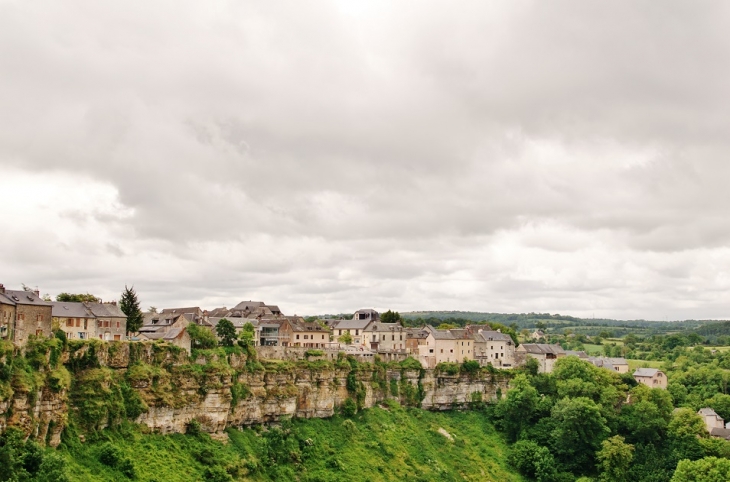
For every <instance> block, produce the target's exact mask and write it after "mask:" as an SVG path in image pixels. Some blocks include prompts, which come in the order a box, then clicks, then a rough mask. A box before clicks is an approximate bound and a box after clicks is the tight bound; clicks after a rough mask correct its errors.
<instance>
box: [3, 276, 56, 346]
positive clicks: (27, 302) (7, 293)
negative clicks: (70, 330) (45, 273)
mask: <svg viewBox="0 0 730 482" xmlns="http://www.w3.org/2000/svg"><path fill="white" fill-rule="evenodd" d="M0 297H2V298H4V301H5V302H4V303H3V305H5V306H7V305H11V306H12V304H13V303H14V304H15V325H14V326H9V327H8V328H7V330H6V331H7V333H8V337H7V339H8V340H12V341H13V343H15V344H16V345H19V346H23V345H25V344H26V343H27V342H28V337H29V336H30V335H35V336H45V337H51V336H52V335H53V330H52V323H53V319H52V313H51V310H52V307H51V303H50V302H48V301H43V299H42V298H41V297H40V293H39V292H38V291H37V290H36V291H24V290H7V289H5V287H2V289H1V290H0ZM3 311H4V313H11V312H12V309H10V308H3Z"/></svg>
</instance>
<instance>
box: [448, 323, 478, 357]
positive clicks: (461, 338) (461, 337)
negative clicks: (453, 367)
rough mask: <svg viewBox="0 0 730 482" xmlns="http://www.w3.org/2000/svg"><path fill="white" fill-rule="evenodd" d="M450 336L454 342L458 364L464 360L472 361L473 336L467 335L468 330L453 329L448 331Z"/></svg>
mask: <svg viewBox="0 0 730 482" xmlns="http://www.w3.org/2000/svg"><path fill="white" fill-rule="evenodd" d="M450 331H451V334H452V335H454V339H455V340H456V342H455V343H454V348H455V349H456V359H457V361H458V362H459V363H462V362H464V361H466V360H473V359H474V336H472V335H471V334H470V333H469V330H467V329H465V328H455V329H452V330H450Z"/></svg>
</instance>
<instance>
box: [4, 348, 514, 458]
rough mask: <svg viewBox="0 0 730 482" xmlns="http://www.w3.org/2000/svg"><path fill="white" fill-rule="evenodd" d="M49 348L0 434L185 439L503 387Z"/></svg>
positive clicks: (393, 372)
mask: <svg viewBox="0 0 730 482" xmlns="http://www.w3.org/2000/svg"><path fill="white" fill-rule="evenodd" d="M54 349H57V347H56V348H53V349H48V352H47V353H45V355H43V356H44V357H45V358H43V360H45V362H46V364H45V365H44V363H43V360H40V362H39V363H38V367H37V370H36V371H35V372H33V371H32V370H31V371H30V372H29V373H31V374H32V375H33V376H34V377H35V379H36V383H35V384H30V385H32V386H31V387H30V388H31V389H29V390H25V391H23V390H21V389H19V388H18V387H22V386H23V385H22V384H20V383H14V384H13V386H15V387H16V388H15V389H13V390H12V394H11V396H9V397H5V398H3V397H2V396H0V399H2V401H0V428H2V429H4V428H5V426H7V425H14V426H18V427H21V428H22V429H23V430H24V431H26V433H28V434H29V435H31V436H33V437H34V438H36V439H38V440H39V441H45V442H47V443H49V444H50V445H57V444H58V443H59V442H60V434H61V432H62V431H63V429H64V427H66V426H67V425H68V424H71V425H72V426H74V427H75V429H76V430H78V432H79V433H80V434H83V433H84V432H88V431H94V430H99V429H102V428H104V427H106V426H109V425H114V424H117V423H119V422H121V421H122V420H124V419H131V420H134V421H136V422H137V423H139V424H142V425H145V426H147V427H149V429H150V430H152V431H155V432H160V433H176V432H185V430H186V429H187V426H188V425H189V424H190V423H191V421H193V420H195V421H197V423H199V424H200V427H201V429H203V430H205V431H206V432H209V433H213V434H216V433H220V432H222V431H223V430H224V429H225V428H227V427H231V426H233V427H241V426H247V425H253V424H261V423H270V422H276V421H279V420H282V419H284V418H290V417H303V418H312V417H330V416H332V415H333V414H334V413H335V412H336V410H338V408H339V407H341V406H343V405H344V404H346V401H347V400H352V402H347V403H350V404H351V405H354V406H357V408H368V407H372V406H374V405H376V404H378V403H379V402H381V401H383V400H385V399H387V398H396V399H398V400H399V401H400V403H401V404H404V405H409V406H420V407H422V408H424V409H428V410H446V409H452V408H466V407H468V406H469V404H471V403H475V402H480V401H487V400H491V399H494V398H495V397H496V396H497V394H498V393H499V392H500V391H506V390H507V383H508V379H507V376H506V375H504V374H502V373H490V372H489V371H487V370H478V371H477V372H476V373H471V374H466V373H458V372H455V373H453V374H451V375H449V374H447V373H441V372H438V371H436V370H422V369H420V368H418V365H417V364H415V365H414V364H413V363H411V364H408V363H403V364H395V363H391V364H388V365H385V364H368V363H355V362H353V361H350V360H347V359H344V358H342V359H340V360H337V361H335V362H333V361H327V360H316V359H310V360H308V361H299V362H291V361H285V362H283V361H266V360H261V361H258V360H255V359H252V358H249V357H247V356H246V355H245V354H241V353H226V352H225V351H224V350H222V349H219V350H212V351H208V352H203V353H202V354H201V355H199V356H198V358H197V359H196V360H194V361H190V360H189V359H188V357H187V354H186V353H185V352H184V351H182V350H180V349H178V348H177V347H174V346H169V345H165V344H161V343H123V342H114V343H99V342H89V343H78V342H77V343H74V344H72V343H69V345H68V346H67V347H65V349H64V350H63V352H62V353H61V354H60V358H59V354H58V353H56V354H55V355H54V354H53V353H54V352H53V350H54ZM39 351H42V350H38V349H36V350H35V351H34V355H33V356H34V357H35V358H39V356H40V355H39ZM232 351H235V350H232ZM27 356H28V354H27V353H26V358H27ZM54 357H55V358H56V360H55V365H54V363H52V362H53V361H54V360H52V358H54ZM41 358H42V357H41ZM410 361H411V362H413V360H410ZM66 370H68V371H70V380H69V381H68V382H66V383H55V384H54V382H53V380H55V378H54V375H52V374H53V373H56V372H59V371H61V372H64V371H65V372H66V373H69V372H68V371H66ZM16 371H17V368H16ZM61 375H62V373H61ZM55 377H56V378H59V377H60V375H59V374H58V373H57V374H56V375H55ZM61 378H62V377H61ZM26 388H27V387H26ZM0 395H1V394H0Z"/></svg>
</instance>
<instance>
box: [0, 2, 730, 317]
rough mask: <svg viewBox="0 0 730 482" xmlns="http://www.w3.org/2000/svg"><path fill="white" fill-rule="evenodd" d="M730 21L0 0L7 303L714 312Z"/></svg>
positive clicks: (685, 14) (464, 9) (719, 303)
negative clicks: (89, 299) (124, 298)
mask: <svg viewBox="0 0 730 482" xmlns="http://www.w3.org/2000/svg"><path fill="white" fill-rule="evenodd" d="M728 18H730V4H728V3H727V2H721V1H715V2H712V1H698V2H675V1H666V2H661V3H658V2H656V1H651V0H645V1H631V2H629V1H619V2H598V1H587V0H575V1H555V2H542V1H515V0H510V1H494V2H483V1H461V2H456V3H454V2H445V1H442V2H432V1H418V2H414V1H398V2H393V1H384V2H378V1H368V2H352V1H342V2H316V1H312V2H301V1H291V2H282V1H276V0H272V1H266V2H241V1H230V2H226V1H211V2H199V1H195V2H193V1H182V0H171V1H149V0H145V1H125V2H99V1H96V0H87V1H84V0H80V1H76V2H26V1H21V0H0V206H2V208H1V209H2V217H0V219H1V220H2V221H1V222H0V226H1V228H0V229H1V230H2V235H0V248H1V249H0V283H3V284H4V285H5V287H6V288H9V289H19V288H20V286H21V284H22V283H24V284H26V285H28V286H31V287H36V286H37V287H38V288H39V290H40V291H41V293H42V294H43V293H48V294H50V295H51V296H54V297H55V295H56V294H58V293H60V292H90V293H93V294H96V295H97V296H100V297H102V298H103V299H104V300H112V299H116V298H118V297H119V294H120V293H121V291H122V290H123V288H124V286H125V285H129V286H134V288H135V290H136V292H137V294H138V296H139V299H140V301H141V304H142V307H143V308H146V307H148V306H156V307H159V308H164V307H179V306H183V305H188V306H189V305H193V306H201V307H203V308H205V309H212V308H214V307H219V306H227V307H231V306H232V305H235V304H236V303H238V302H239V301H242V300H263V301H265V302H267V303H271V304H277V305H278V306H279V307H280V308H281V309H282V311H283V312H284V313H286V314H299V315H308V314H323V313H341V312H352V311H354V310H357V309H359V308H366V307H371V308H375V309H378V310H381V311H385V310H387V309H393V310H399V311H411V310H464V311H467V310H471V311H490V312H517V313H523V312H524V313H528V312H543V313H545V312H546V313H560V314H570V315H574V316H585V317H591V316H595V317H613V318H619V319H636V318H645V319H656V320H676V319H687V318H695V319H705V318H713V319H728V318H730V297H729V296H728V292H729V290H730V223H728V215H729V214H730V212H729V208H730V189H728V188H727V183H728V181H729V180H730V135H729V134H730V115H729V114H728V113H729V112H730V89H728V85H730V63H729V62H727V59H728V58H730V31H728V29H727V21H728Z"/></svg>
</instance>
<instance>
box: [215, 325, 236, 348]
mask: <svg viewBox="0 0 730 482" xmlns="http://www.w3.org/2000/svg"><path fill="white" fill-rule="evenodd" d="M215 332H216V334H217V335H218V338H220V340H221V342H220V344H221V345H223V346H233V342H234V341H235V340H236V327H235V326H233V323H232V322H231V320H229V319H227V318H223V319H222V320H220V321H219V322H218V324H217V325H216V327H215Z"/></svg>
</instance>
